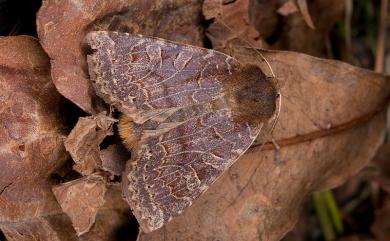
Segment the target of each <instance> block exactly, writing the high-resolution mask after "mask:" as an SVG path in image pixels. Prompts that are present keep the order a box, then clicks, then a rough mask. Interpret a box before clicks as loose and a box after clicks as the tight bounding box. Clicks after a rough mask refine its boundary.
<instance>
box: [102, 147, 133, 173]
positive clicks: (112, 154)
mask: <svg viewBox="0 0 390 241" xmlns="http://www.w3.org/2000/svg"><path fill="white" fill-rule="evenodd" d="M100 159H101V160H102V169H103V170H104V171H107V172H109V173H111V175H116V176H119V175H121V174H122V172H123V170H124V169H125V165H126V162H127V160H129V159H130V155H129V153H128V152H127V150H125V148H124V147H123V146H122V145H119V144H113V145H110V146H109V147H107V148H106V149H103V150H101V151H100Z"/></svg>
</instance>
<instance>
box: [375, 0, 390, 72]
mask: <svg viewBox="0 0 390 241" xmlns="http://www.w3.org/2000/svg"><path fill="white" fill-rule="evenodd" d="M387 9H388V0H381V12H380V17H379V23H378V25H379V26H378V39H377V44H376V59H375V72H377V73H382V72H383V65H384V58H385V43H386V27H387V26H386V25H387Z"/></svg>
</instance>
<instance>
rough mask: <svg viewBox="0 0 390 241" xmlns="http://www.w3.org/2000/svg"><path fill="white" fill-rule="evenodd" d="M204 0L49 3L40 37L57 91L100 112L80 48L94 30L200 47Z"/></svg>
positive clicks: (42, 15)
mask: <svg viewBox="0 0 390 241" xmlns="http://www.w3.org/2000/svg"><path fill="white" fill-rule="evenodd" d="M201 2H202V1H201V0H183V1H174V0H163V1H154V0H146V1H145V0H135V1H128V0H114V1H112V0H99V1H94V0H78V1H72V0H63V1H56V0H45V1H43V4H42V7H41V9H40V10H39V12H38V15H37V27H38V36H39V39H40V41H41V44H42V45H43V48H44V49H45V51H46V52H47V53H48V55H49V57H50V58H51V65H52V70H51V74H52V77H53V81H54V84H55V86H56V87H57V89H58V91H59V92H60V93H61V94H62V95H63V96H65V97H66V98H68V99H70V100H71V101H72V102H74V103H75V104H77V105H78V106H79V107H81V108H82V109H83V110H85V111H87V112H89V113H98V112H99V111H100V110H101V109H102V107H101V105H100V104H99V101H98V99H97V97H96V95H95V93H94V91H93V88H92V86H91V83H90V81H89V78H88V71H87V63H86V62H85V58H84V56H85V49H83V47H84V46H83V45H82V44H81V43H82V41H83V39H84V37H85V35H86V33H88V32H89V31H91V30H116V31H121V32H130V33H142V34H145V35H150V36H158V37H162V38H166V39H171V40H176V41H180V42H186V43H190V44H196V45H201V43H202V38H203V37H202V35H201V32H202V29H201V27H200V22H201V20H202V16H201Z"/></svg>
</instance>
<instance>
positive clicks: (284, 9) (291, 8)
mask: <svg viewBox="0 0 390 241" xmlns="http://www.w3.org/2000/svg"><path fill="white" fill-rule="evenodd" d="M277 12H278V13H279V14H280V15H283V16H287V15H290V14H292V13H296V12H298V6H297V2H296V0H288V1H286V2H284V3H283V5H282V6H281V7H280V8H278V10H277Z"/></svg>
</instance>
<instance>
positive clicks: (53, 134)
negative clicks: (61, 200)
mask: <svg viewBox="0 0 390 241" xmlns="http://www.w3.org/2000/svg"><path fill="white" fill-rule="evenodd" d="M0 66H1V67H0V71H1V74H0V125H1V127H2V128H0V136H1V138H0V222H1V224H0V226H1V228H3V227H5V226H7V224H8V223H9V222H18V221H21V220H24V219H32V218H34V217H39V216H40V215H47V214H48V213H51V212H56V211H59V210H60V208H59V206H58V204H57V202H56V201H55V198H54V196H53V194H52V193H51V190H50V186H51V183H53V181H54V180H53V179H52V178H51V177H50V176H51V174H52V173H53V172H54V171H55V170H56V169H58V168H59V167H61V166H62V165H63V164H64V163H65V161H66V160H67V159H68V154H67V153H66V151H65V148H64V144H63V139H64V135H65V133H64V132H63V129H64V125H63V123H62V117H61V115H60V112H59V109H60V103H61V96H60V95H59V94H58V92H56V90H55V87H54V85H53V84H52V82H51V79H50V71H49V59H48V58H47V56H46V54H45V53H44V51H43V50H42V49H41V47H40V45H39V43H38V41H37V40H36V39H34V38H31V37H25V36H21V37H1V38H0Z"/></svg>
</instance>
